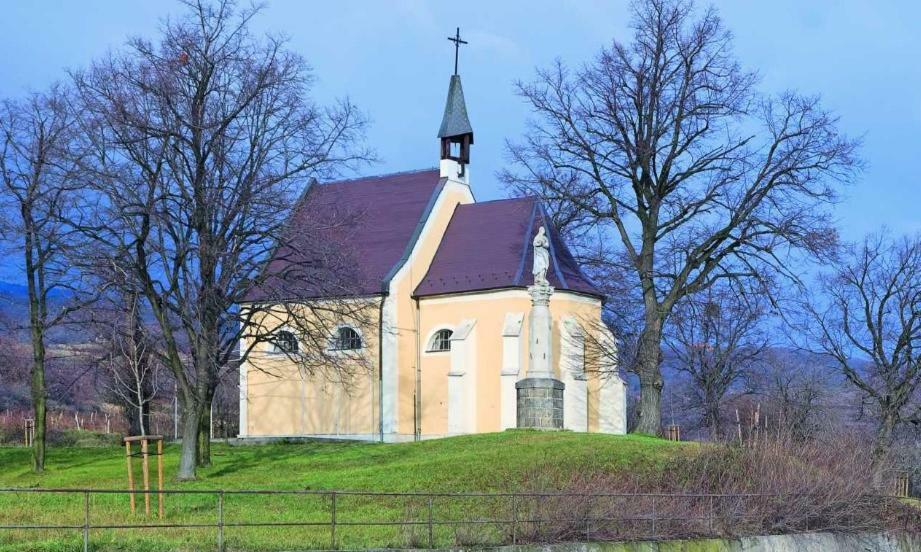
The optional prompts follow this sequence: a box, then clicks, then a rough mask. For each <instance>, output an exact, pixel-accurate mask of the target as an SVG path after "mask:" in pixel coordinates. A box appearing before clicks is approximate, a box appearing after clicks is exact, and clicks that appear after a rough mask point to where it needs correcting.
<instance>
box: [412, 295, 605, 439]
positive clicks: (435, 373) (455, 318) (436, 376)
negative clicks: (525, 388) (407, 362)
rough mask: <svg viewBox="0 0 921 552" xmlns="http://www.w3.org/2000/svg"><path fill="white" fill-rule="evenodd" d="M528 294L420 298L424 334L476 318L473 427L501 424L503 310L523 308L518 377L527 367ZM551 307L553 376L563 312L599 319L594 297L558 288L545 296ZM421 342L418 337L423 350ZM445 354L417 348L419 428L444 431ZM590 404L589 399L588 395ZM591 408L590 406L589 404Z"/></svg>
mask: <svg viewBox="0 0 921 552" xmlns="http://www.w3.org/2000/svg"><path fill="white" fill-rule="evenodd" d="M530 308H531V299H530V296H529V295H528V293H527V291H525V290H521V289H517V290H498V291H493V292H481V293H472V294H463V295H455V296H445V297H433V298H428V299H422V300H421V301H420V314H421V316H420V318H421V327H422V336H423V339H426V338H428V336H430V335H431V334H432V333H433V332H434V331H435V330H437V329H439V328H443V327H449V328H455V327H457V325H458V324H460V323H461V322H462V321H463V320H469V319H475V320H476V327H475V331H476V333H477V345H478V346H477V359H476V367H477V416H476V419H477V431H478V432H490V431H499V430H501V425H500V395H499V392H500V375H501V372H502V359H503V351H502V349H503V340H502V330H503V326H504V324H505V315H506V314H507V313H524V315H525V317H524V322H523V324H522V328H521V335H520V339H521V343H522V346H521V348H520V351H521V354H520V355H519V356H520V358H519V364H518V365H519V367H520V372H519V378H522V377H524V375H525V373H526V372H527V369H528V351H527V343H528V317H527V314H528V311H529V310H530ZM550 313H551V316H552V317H553V358H554V370H555V372H556V375H557V377H560V376H561V374H560V373H559V360H560V347H561V338H560V335H561V334H560V324H561V323H562V320H563V319H564V318H567V317H575V318H577V319H579V320H598V319H599V317H600V314H601V304H600V302H599V301H597V300H594V299H589V298H585V297H582V296H579V295H576V294H572V293H567V292H557V293H555V294H554V295H553V296H552V297H551V299H550ZM425 346H426V343H425V342H423V343H422V347H423V350H424V348H425ZM449 367H450V356H449V355H448V354H447V353H426V352H423V353H422V385H421V387H422V393H421V397H422V419H421V425H422V433H423V435H443V434H446V433H447V432H448V370H449ZM591 380H597V378H596V377H593V376H592V375H590V396H591V393H592V391H595V392H597V384H596V382H593V381H591ZM590 404H591V401H590ZM590 412H591V408H590ZM589 428H590V429H592V428H597V408H596V409H595V420H594V422H593V421H592V420H591V419H590V420H589Z"/></svg>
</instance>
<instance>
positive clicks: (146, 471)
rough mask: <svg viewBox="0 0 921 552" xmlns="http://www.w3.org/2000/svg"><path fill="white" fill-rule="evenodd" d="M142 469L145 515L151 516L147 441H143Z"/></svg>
mask: <svg viewBox="0 0 921 552" xmlns="http://www.w3.org/2000/svg"><path fill="white" fill-rule="evenodd" d="M141 469H142V470H143V472H144V515H147V516H149V515H150V466H149V465H148V464H147V439H141Z"/></svg>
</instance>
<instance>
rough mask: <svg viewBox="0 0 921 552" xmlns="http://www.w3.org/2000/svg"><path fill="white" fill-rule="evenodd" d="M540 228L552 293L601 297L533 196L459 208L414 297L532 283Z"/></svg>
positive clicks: (525, 285)
mask: <svg viewBox="0 0 921 552" xmlns="http://www.w3.org/2000/svg"><path fill="white" fill-rule="evenodd" d="M541 225H543V226H545V227H546V228H547V232H548V237H549V238H550V258H551V270H550V271H549V272H548V273H547V279H548V280H549V281H550V284H551V285H553V286H554V287H555V288H556V289H561V290H569V291H575V292H578V293H584V294H588V295H593V296H596V297H601V296H602V293H601V292H600V291H599V290H598V289H597V288H596V287H595V286H594V285H593V284H592V283H591V282H590V281H589V280H588V278H586V277H585V276H584V275H583V274H582V272H581V270H579V266H578V264H577V263H576V261H575V259H573V256H572V253H571V252H570V251H569V249H568V248H567V247H566V244H564V243H563V241H562V240H561V239H560V236H559V234H558V233H557V231H556V230H555V229H554V228H553V226H552V225H551V224H550V222H549V218H548V217H547V216H546V213H545V212H544V210H543V208H542V206H541V203H540V202H539V201H538V200H537V198H534V197H524V198H517V199H503V200H497V201H487V202H483V203H472V204H469V205H459V206H458V207H457V209H456V210H455V212H454V216H453V217H452V218H451V222H450V223H449V224H448V228H447V230H446V231H445V235H444V237H443V238H442V240H441V244H440V245H439V246H438V252H437V253H436V254H435V258H434V260H433V261H432V265H431V266H430V267H429V270H428V272H427V273H426V275H425V277H424V278H423V279H422V281H421V282H420V283H419V285H418V286H417V287H416V290H415V293H414V295H415V296H416V297H425V296H431V295H441V294H445V293H460V292H467V291H479V290H488V289H500V288H524V287H527V286H529V285H531V284H532V283H533V276H532V275H531V265H532V263H533V258H534V255H533V253H534V251H533V247H532V245H531V241H532V240H533V239H534V235H535V234H537V229H538V228H539V227H540V226H541Z"/></svg>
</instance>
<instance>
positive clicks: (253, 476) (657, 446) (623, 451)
mask: <svg viewBox="0 0 921 552" xmlns="http://www.w3.org/2000/svg"><path fill="white" fill-rule="evenodd" d="M681 446H688V445H679V444H677V443H671V442H669V441H663V440H661V439H655V438H651V437H645V436H638V435H624V436H613V435H601V434H585V433H570V432H563V433H551V432H538V431H523V430H516V431H506V432H503V433H490V434H483V435H471V436H463V437H453V438H449V439H437V440H430V441H422V442H419V443H402V444H379V443H358V442H355V443H351V442H313V443H306V444H275V445H258V446H255V445H254V446H228V445H223V444H215V445H214V447H213V448H212V451H213V458H212V459H213V465H212V466H211V467H210V468H206V469H202V470H200V472H199V475H200V478H199V480H198V481H195V482H190V483H182V484H179V483H176V482H173V481H172V480H171V476H172V474H173V473H175V470H176V466H177V465H178V452H179V448H178V446H177V445H167V447H166V452H165V455H164V459H165V470H166V474H167V485H166V486H167V488H190V489H336V490H367V491H393V492H407V491H438V492H453V491H477V492H485V491H505V490H508V489H509V487H510V486H511V485H512V482H515V481H520V480H521V479H522V478H524V477H527V476H528V472H529V471H531V470H534V469H537V468H542V467H545V466H556V467H557V468H558V469H559V470H561V471H563V472H571V473H580V472H582V473H584V472H589V471H597V470H608V469H637V468H641V467H643V466H647V467H648V466H649V465H650V464H655V463H656V461H657V460H664V459H665V458H667V457H668V455H669V454H670V452H671V451H675V450H678V447H681ZM28 462H29V451H28V450H26V449H24V448H21V447H0V487H45V488H85V487H90V488H95V489H123V488H125V486H126V484H127V480H126V472H125V453H124V449H123V448H121V447H98V448H64V449H57V448H53V449H51V450H50V452H49V462H48V468H47V471H46V473H44V474H43V475H35V474H33V473H32V472H31V471H30V470H29V467H28V465H29V464H28Z"/></svg>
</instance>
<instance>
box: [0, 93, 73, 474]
mask: <svg viewBox="0 0 921 552" xmlns="http://www.w3.org/2000/svg"><path fill="white" fill-rule="evenodd" d="M76 128H77V125H76V123H75V115H74V113H73V111H72V110H71V108H70V106H69V102H68V98H67V92H66V90H65V89H64V88H63V87H61V86H54V87H52V88H51V89H50V90H49V91H48V92H45V93H36V94H32V95H30V96H28V97H27V98H26V99H23V100H18V101H14V100H8V101H4V102H3V103H2V105H0V235H2V236H3V237H4V239H5V240H6V241H7V243H8V244H11V245H12V248H13V250H14V251H15V252H16V254H17V256H18V257H19V259H20V261H21V262H22V267H23V274H24V276H25V280H26V284H27V289H28V304H29V320H28V330H29V335H30V340H31V346H32V365H31V370H30V371H31V394H32V407H33V411H34V412H33V414H34V417H35V441H34V445H33V448H32V468H33V470H35V471H37V472H41V471H43V470H44V468H45V429H46V408H47V400H48V389H47V385H46V382H45V378H46V366H45V364H46V362H45V361H46V353H47V346H48V338H49V331H50V330H51V329H52V328H54V327H55V326H57V325H59V324H61V323H62V322H64V321H65V320H66V319H67V317H68V315H69V314H70V313H72V312H73V311H74V310H75V309H76V308H77V306H78V305H79V301H78V299H77V297H78V296H77V295H75V293H77V292H78V291H81V289H80V285H79V284H80V278H79V275H77V274H76V273H75V272H74V270H73V269H72V267H71V263H70V262H69V260H70V255H71V253H72V252H73V251H74V249H75V248H76V246H77V245H76V244H77V242H76V241H75V234H74V233H73V232H72V230H71V228H70V227H69V226H68V225H67V224H66V223H65V222H64V221H65V219H66V215H67V213H68V212H69V211H70V210H71V209H72V207H73V205H74V200H75V193H76V190H77V187H78V184H77V179H76V178H75V174H76V172H77V171H76V169H77V167H78V163H77V158H76V156H75V155H74V149H73V145H74V144H75V132H76ZM56 295H57V298H58V301H54V299H55V296H56Z"/></svg>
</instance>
